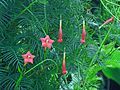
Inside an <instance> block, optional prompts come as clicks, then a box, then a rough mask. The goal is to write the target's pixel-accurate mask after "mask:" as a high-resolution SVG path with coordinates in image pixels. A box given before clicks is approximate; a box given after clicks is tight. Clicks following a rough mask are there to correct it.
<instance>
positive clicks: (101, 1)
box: [100, 0, 120, 21]
mask: <svg viewBox="0 0 120 90" xmlns="http://www.w3.org/2000/svg"><path fill="white" fill-rule="evenodd" d="M100 1H101V3H102V5H103V6H104V7H105V9H106V10H107V11H108V12H109V13H110V14H111V15H112V16H114V17H115V18H116V19H117V20H118V21H120V20H119V19H118V18H117V17H116V16H115V15H114V14H113V13H112V12H111V11H110V10H109V9H108V8H107V6H105V4H104V2H103V1H102V0H100Z"/></svg>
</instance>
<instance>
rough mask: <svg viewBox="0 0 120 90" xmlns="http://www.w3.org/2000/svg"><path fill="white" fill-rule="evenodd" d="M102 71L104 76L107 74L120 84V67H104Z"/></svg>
mask: <svg viewBox="0 0 120 90" xmlns="http://www.w3.org/2000/svg"><path fill="white" fill-rule="evenodd" d="M102 71H103V73H104V74H105V76H107V77H108V78H109V79H112V80H114V81H116V82H117V83H118V84H119V85H120V68H110V67H106V68H104V69H103V70H102Z"/></svg>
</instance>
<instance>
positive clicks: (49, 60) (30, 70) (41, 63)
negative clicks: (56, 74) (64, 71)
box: [24, 59, 58, 75]
mask: <svg viewBox="0 0 120 90" xmlns="http://www.w3.org/2000/svg"><path fill="white" fill-rule="evenodd" d="M46 61H51V62H53V63H54V64H55V65H56V67H57V64H56V62H55V61H53V60H52V59H45V60H43V61H42V62H39V63H38V64H37V65H35V66H34V67H32V68H31V69H29V70H28V71H26V72H25V73H24V75H26V74H28V73H29V72H30V71H32V70H33V69H35V68H36V67H38V66H39V65H41V64H43V63H44V62H46ZM56 71H58V67H57V69H56Z"/></svg>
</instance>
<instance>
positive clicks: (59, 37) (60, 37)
mask: <svg viewBox="0 0 120 90" xmlns="http://www.w3.org/2000/svg"><path fill="white" fill-rule="evenodd" d="M62 36H63V34H62V20H60V27H59V33H58V42H59V43H61V42H62V41H63V39H62Z"/></svg>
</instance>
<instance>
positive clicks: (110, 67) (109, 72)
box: [102, 42, 120, 84]
mask: <svg viewBox="0 0 120 90" xmlns="http://www.w3.org/2000/svg"><path fill="white" fill-rule="evenodd" d="M114 45H115V43H114V42H112V43H110V44H108V45H106V46H104V48H103V50H104V51H105V53H107V54H108V58H107V60H106V61H105V64H106V66H105V67H104V68H103V70H102V71H103V73H104V74H105V75H106V76H107V77H108V78H110V79H113V80H115V81H116V82H117V83H119V84H120V78H119V76H120V57H119V56H120V50H118V49H115V47H114Z"/></svg>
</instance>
